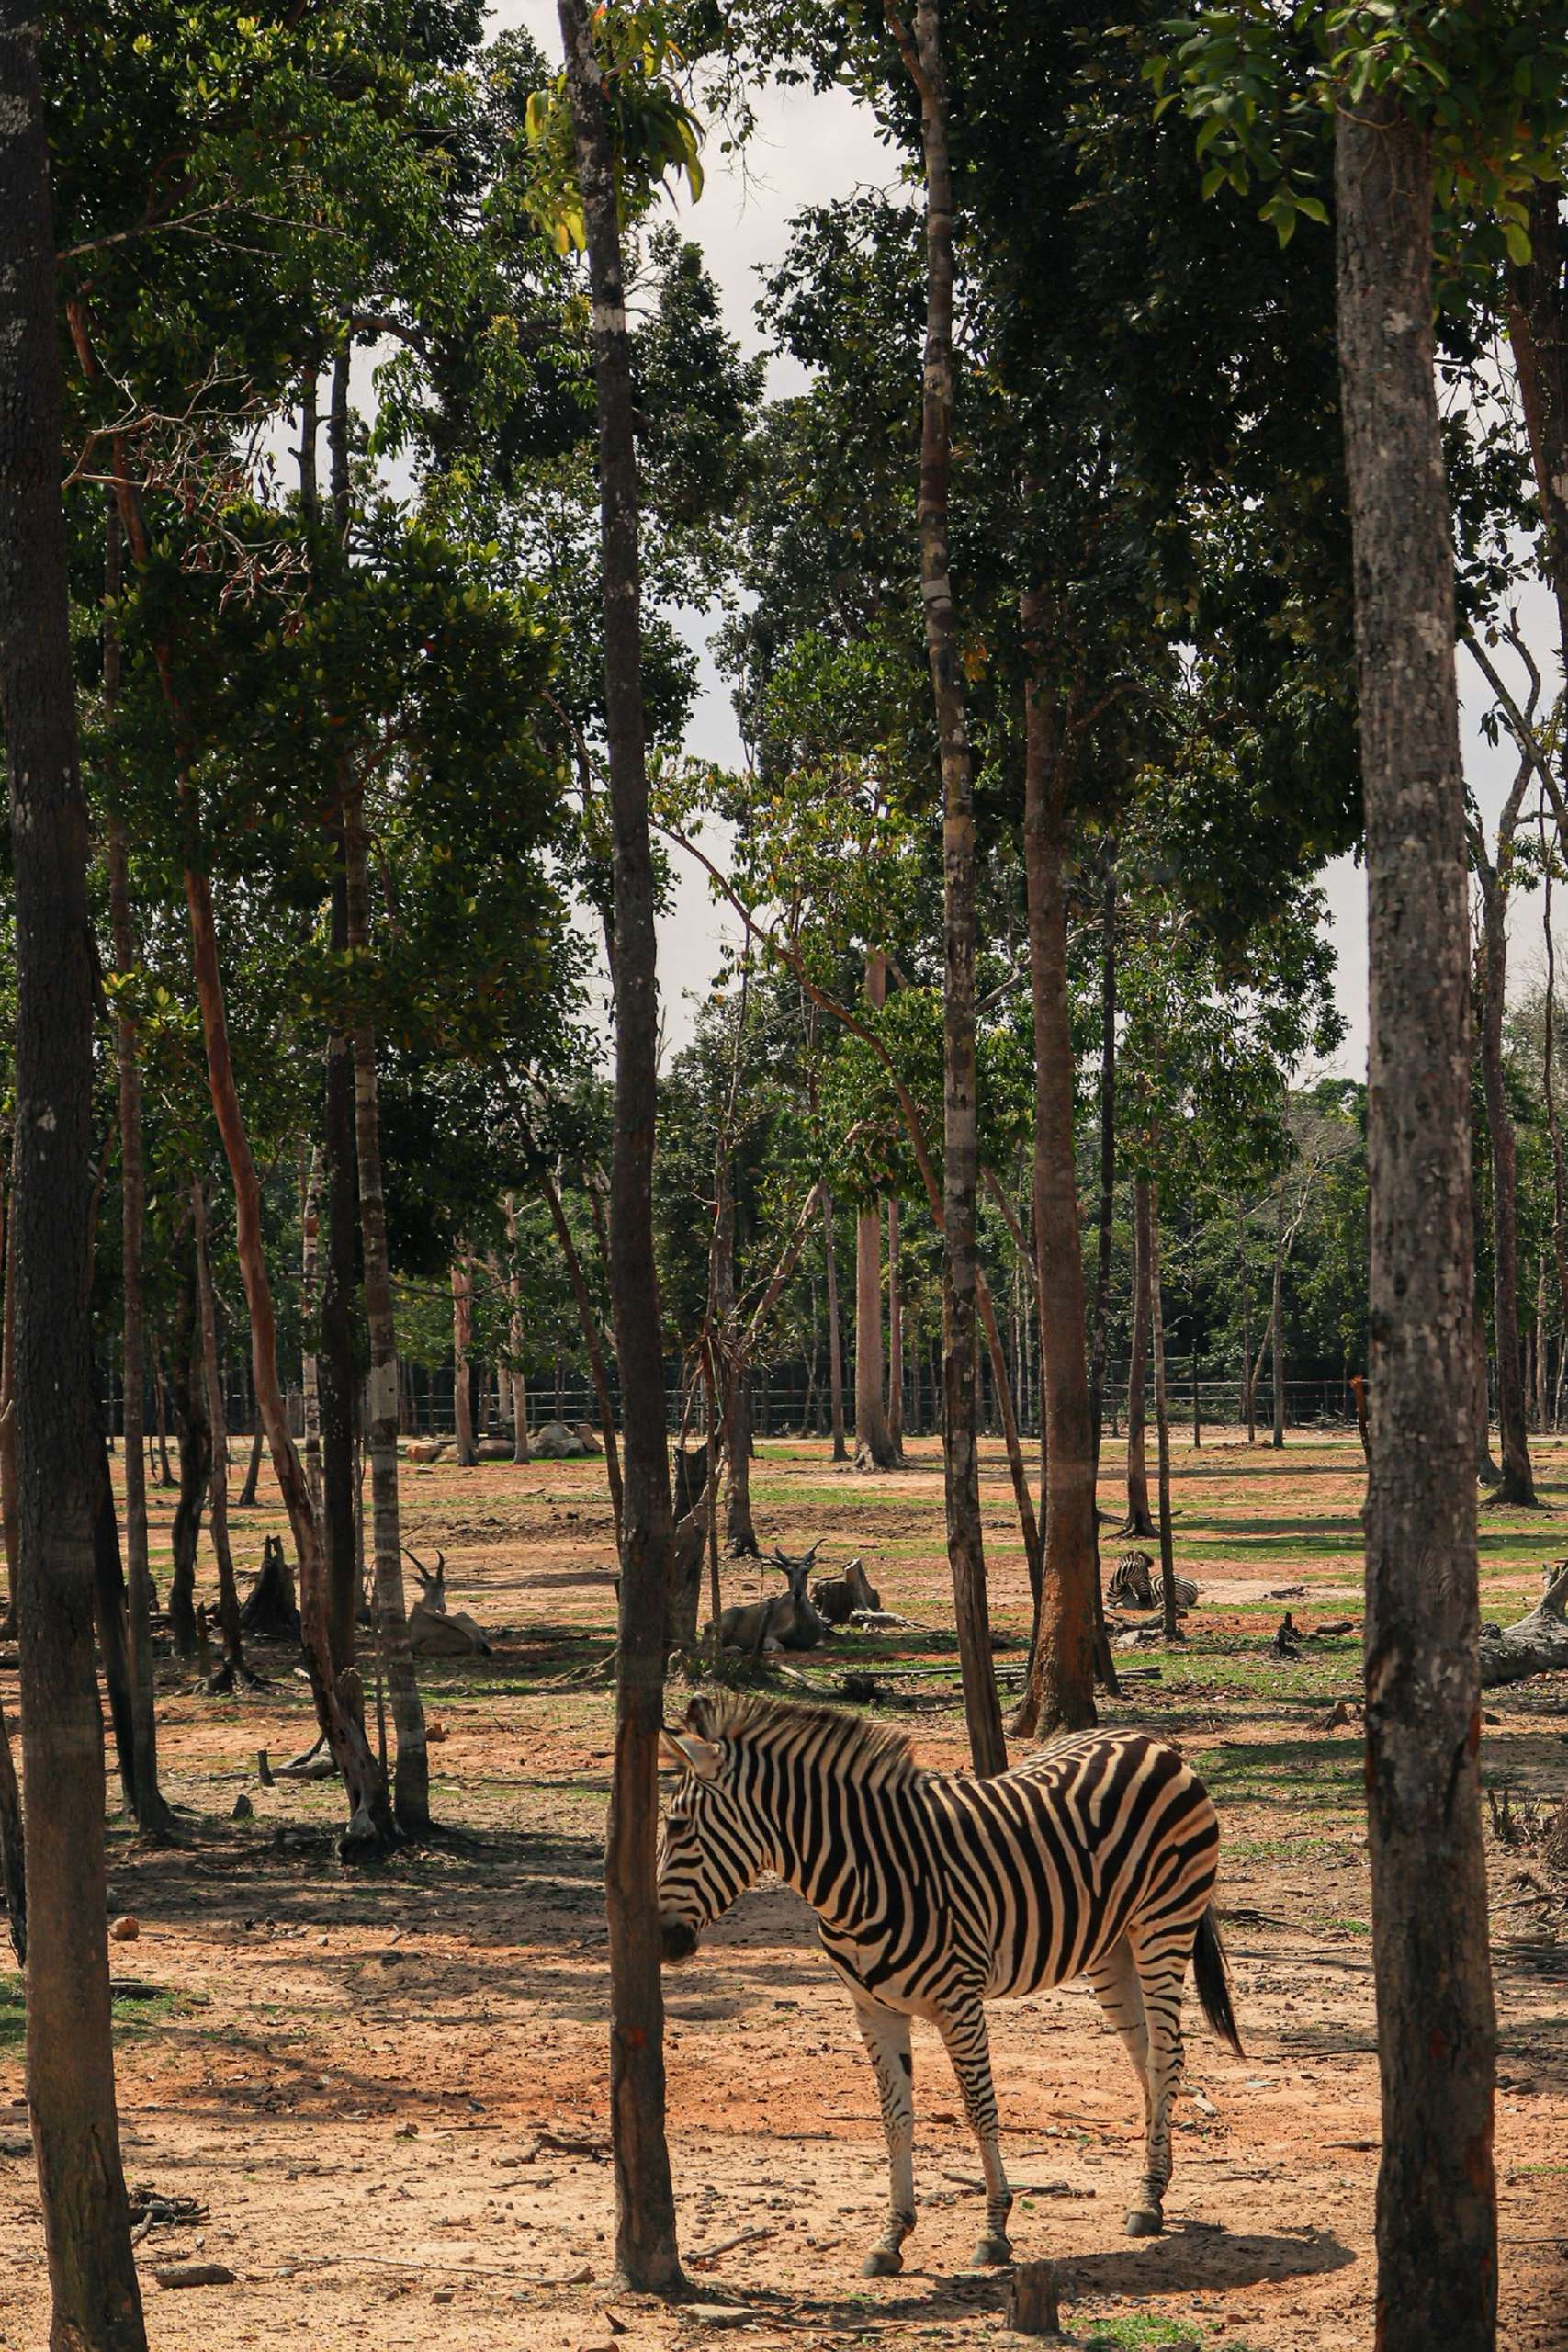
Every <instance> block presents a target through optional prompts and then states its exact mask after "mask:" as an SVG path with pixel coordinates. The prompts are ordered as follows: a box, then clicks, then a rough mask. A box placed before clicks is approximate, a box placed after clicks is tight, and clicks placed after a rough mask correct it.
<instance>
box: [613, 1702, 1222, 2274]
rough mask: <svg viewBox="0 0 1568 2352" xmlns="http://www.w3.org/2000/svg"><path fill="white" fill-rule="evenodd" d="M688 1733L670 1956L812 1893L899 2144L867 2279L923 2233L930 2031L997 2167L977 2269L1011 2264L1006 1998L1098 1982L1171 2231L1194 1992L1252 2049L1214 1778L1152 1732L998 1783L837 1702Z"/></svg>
mask: <svg viewBox="0 0 1568 2352" xmlns="http://www.w3.org/2000/svg"><path fill="white" fill-rule="evenodd" d="M686 1720H687V1727H686V1729H685V1730H684V1731H683V1732H667V1733H666V1734H665V1740H666V1745H667V1748H668V1752H669V1754H670V1756H671V1758H672V1759H673V1760H674V1761H676V1762H678V1763H679V1764H680V1766H681V1767H682V1779H681V1782H680V1785H679V1787H678V1788H677V1790H676V1792H675V1794H674V1796H673V1798H672V1800H671V1805H670V1810H669V1814H668V1815H667V1817H666V1821H665V1826H664V1834H663V1838H662V1840H661V1842H660V1853H659V1907H660V1928H661V1929H662V1935H663V1947H664V1957H665V1959H666V1960H667V1961H676V1960H683V1959H685V1958H686V1957H687V1956H688V1955H689V1954H690V1953H691V1952H692V1951H694V1950H695V1949H696V1943H697V1939H698V1937H699V1935H700V1934H701V1932H702V1930H703V1929H704V1928H705V1927H707V1926H708V1925H709V1924H710V1923H711V1922H712V1921H713V1920H715V1919H716V1918H717V1917H719V1916H720V1915H721V1914H722V1913H723V1912H725V1911H728V1908H729V1906H730V1905H731V1904H732V1903H733V1902H734V1901H735V1900H736V1898H737V1896H738V1895H740V1894H744V1893H745V1891H746V1889H747V1888H748V1887H749V1886H753V1885H755V1883H756V1882H757V1880H758V1879H759V1878H761V1875H762V1873H763V1872H764V1871H777V1873H778V1875H779V1876H780V1877H781V1878H783V1879H785V1880H787V1882H788V1883H789V1884H790V1885H791V1886H793V1887H795V1889H796V1891H797V1892H798V1893H799V1894H803V1895H804V1896H805V1897H806V1900H807V1902H808V1903H809V1904H810V1905H811V1906H812V1908H813V1910H815V1911H816V1913H817V1915H818V1920H819V1922H820V1929H819V1932H820V1935H821V1939H822V1948H823V1950H824V1951H826V1953H827V1955H828V1957H829V1960H830V1961H831V1962H832V1963H833V1966H834V1967H835V1968H836V1969H837V1970H838V1972H839V1973H840V1976H841V1977H842V1978H843V1980H844V1982H845V1984H846V1985H847V1986H848V1988H849V1993H850V1997H851V1999H852V2001H853V2002H854V2005H855V2015H856V2019H857V2022H858V2023H859V2026H860V2030H861V2034H862V2038H863V2041H864V2042H865V2046H866V2049H867V2051H868V2052H869V2053H870V2057H871V2063H872V2064H873V2066H874V2068H875V2070H876V2080H877V2087H878V2089H879V2091H880V2093H881V2098H882V2120H883V2124H884V2127H885V2129H886V2133H887V2156H888V2168H889V2173H890V2193H889V2206H888V2218H887V2228H886V2232H885V2233H884V2235H883V2236H882V2238H881V2239H880V2240H879V2242H878V2244H877V2245H876V2246H875V2248H874V2251H873V2253H872V2254H871V2256H869V2257H868V2259H867V2261H866V2264H865V2272H864V2275H865V2276H866V2277H867V2278H875V2277H877V2276H879V2275H881V2274H883V2273H886V2272H890V2271H896V2270H899V2269H901V2268H902V2267H903V2255H902V2251H901V2249H902V2246H903V2243H904V2240H905V2239H906V2238H907V2237H908V2234H909V2232H910V2231H911V2230H912V2229H913V2228H914V2226H915V2185H914V2168H913V2143H914V2099H913V2074H912V2070H911V2066H910V2058H909V2019H910V2018H912V2017H922V2018H931V2020H932V2021H933V2023H934V2024H935V2025H936V2027H937V2030H938V2031H939V2032H940V2033H941V2035H942V2041H943V2042H944V2043H945V2044H946V2047H947V2052H948V2055H949V2057H950V2058H951V2059H952V2061H953V2073H954V2074H955V2075H956V2076H957V2078H958V2086H959V2090H960V2091H961V2093H962V2095H963V2098H964V2112H965V2114H966V2116H967V2118H968V2120H969V2126H970V2129H971V2130H972V2131H973V2132H974V2133H975V2136H976V2139H977V2141H978V2142H979V2143H980V2156H981V2161H982V2163H983V2165H984V2166H985V2173H986V2234H985V2236H984V2237H983V2238H982V2239H981V2241H980V2244H979V2246H978V2248H977V2249H976V2261H978V2262H987V2263H1000V2262H1006V2261H1007V2259H1008V2258H1009V2256H1010V2251H1011V2249H1010V2245H1009V2243H1008V2236H1007V2221H1008V2215H1009V2213H1010V2211H1011V2207H1012V2194H1011V2191H1010V2189H1009V2188H1008V2184H1007V2176H1006V2174H1005V2172H1004V2171H1003V2168H1002V2154H1001V2143H1000V2137H999V2133H998V2125H997V2101H996V2093H995V2090H994V2089H993V2087H992V2083H991V2061H990V2052H989V2049H988V2046H987V2038H986V2011H985V2003H986V2002H987V2000H988V1999H990V1998H993V1997H995V1996H1002V1995H1007V1994H1022V1993H1032V1992H1035V1991H1037V1990H1038V1989H1039V1988H1040V1987H1042V1986H1045V1985H1060V1984H1063V1983H1065V1982H1066V1979H1067V1978H1069V1977H1072V1976H1078V1975H1087V1976H1088V1978H1089V1983H1090V1984H1091V1985H1093V1986H1094V1989H1095V1991H1096V1992H1097V1993H1098V1994H1099V1996H1100V2003H1101V2006H1102V2007H1103V2008H1104V2010H1105V2014H1106V2017H1107V2018H1109V2020H1110V2022H1111V2024H1112V2025H1113V2026H1114V2027H1115V2029H1116V2030H1117V2032H1118V2033H1119V2034H1120V2035H1121V2036H1122V2041H1123V2043H1124V2044H1125V2046H1126V2050H1127V2054H1128V2056H1129V2057H1130V2058H1131V2059H1132V2062H1133V2065H1134V2069H1135V2071H1136V2073H1137V2076H1138V2081H1139V2084H1140V2086H1141V2087H1142V2089H1143V2094H1144V2117H1145V2167H1144V2176H1143V2179H1142V2181H1141V2183H1140V2185H1139V2189H1138V2193H1137V2197H1136V2199H1135V2201H1134V2205H1133V2207H1132V2210H1131V2211H1129V2213H1128V2215H1127V2232H1128V2234H1129V2236H1132V2237H1145V2236H1150V2235H1152V2234H1153V2233H1155V2232H1156V2231H1157V2230H1159V2229H1160V2228H1161V2227H1162V2226H1163V2222H1164V2213H1163V2206H1162V2200H1163V2198H1164V2194H1165V2188H1166V2184H1167V2182H1168V2180H1169V2178H1170V2096H1171V2092H1172V2090H1173V2089H1174V2087H1175V2086H1176V2083H1177V2081H1178V2079H1179V2074H1180V2068H1181V1988H1182V1983H1183V1980H1184V1978H1185V1976H1186V1974H1187V1963H1188V1962H1189V1960H1190V1959H1192V1960H1193V1961H1194V1969H1195V1974H1196V1977H1197V1984H1198V1997H1199V1999H1200V2000H1201V2003H1202V2006H1203V2013H1204V2015H1205V2016H1206V2017H1207V2018H1208V2020H1209V2023H1210V2024H1211V2026H1213V2029H1214V2031H1215V2032H1216V2033H1218V2034H1220V2035H1222V2036H1223V2037H1224V2040H1225V2041H1228V2042H1229V2044H1230V2046H1231V2048H1232V2049H1233V2050H1235V2052H1237V2054H1238V2055H1239V2054H1240V2052H1241V2043H1240V2041H1239V2040H1238V2038H1237V2034H1236V2028H1235V2017H1234V2016H1233V2014H1232V2010H1231V1996H1230V1985H1229V1982H1228V1980H1227V1977H1226V1973H1225V1963H1224V1953H1223V1951H1221V1948H1220V1939H1219V1934H1218V1931H1217V1929H1216V1927H1215V1924H1214V1914H1213V1908H1212V1906H1211V1904H1210V1894H1211V1893H1212V1890H1213V1883H1214V1876H1215V1869H1216V1860H1217V1854H1218V1848H1219V1838H1220V1833H1219V1825H1218V1822H1217V1821H1216V1819H1215V1817H1214V1808H1213V1805H1212V1804H1211V1803H1210V1802H1209V1798H1208V1795H1207V1792H1205V1790H1204V1788H1203V1785H1202V1782H1201V1781H1200V1780H1199V1779H1198V1777H1197V1775H1196V1774H1195V1773H1194V1772H1192V1771H1191V1770H1190V1769H1189V1767H1188V1766H1187V1765H1186V1764H1184V1763H1183V1762H1182V1760H1181V1758H1180V1757H1179V1755H1178V1754H1177V1752H1176V1750H1175V1749H1174V1748H1172V1747H1166V1746H1165V1745H1164V1744H1163V1743H1162V1742H1161V1741H1159V1740H1156V1739H1150V1738H1148V1737H1147V1736H1145V1734H1144V1733H1142V1732H1105V1733H1100V1732H1088V1733H1083V1734H1080V1735H1077V1736H1073V1737H1070V1738H1066V1739H1063V1740H1059V1741H1057V1742H1056V1743H1055V1745H1054V1746H1053V1747H1048V1748H1046V1749H1044V1750H1043V1752H1042V1753H1041V1754H1039V1755H1037V1756H1033V1757H1031V1758H1029V1759H1028V1761H1027V1762H1025V1763H1022V1764H1019V1765H1016V1766H1015V1767H1014V1768H1013V1770H1011V1771H1010V1772H1004V1773H1002V1774H1000V1775H999V1776H998V1778H996V1779H995V1780H988V1781H977V1780H973V1779H970V1778H968V1777H967V1776H960V1775H958V1774H954V1773H947V1772H925V1771H922V1770H920V1769H919V1766H918V1765H917V1764H916V1763H915V1761H914V1758H913V1757H912V1756H911V1755H910V1753H909V1744H908V1739H907V1738H906V1737H905V1736H904V1735H903V1734H902V1733H901V1732H897V1731H893V1730H889V1729H886V1728H884V1727H883V1726H882V1725H880V1724H873V1723H870V1722H868V1721H866V1720H865V1719H864V1718H863V1717H862V1716H857V1715H847V1714H840V1713H837V1712H836V1711H835V1710H833V1709H831V1708H828V1707H807V1706H794V1705H790V1704H788V1703H787V1702H786V1703H781V1702H777V1701H773V1700H769V1699H757V1698H741V1699H732V1700H721V1701H717V1702H715V1701H710V1700H703V1699H698V1700H695V1701H694V1702H693V1704H692V1707H691V1710H690V1712H689V1713H688V1715H687V1719H686Z"/></svg>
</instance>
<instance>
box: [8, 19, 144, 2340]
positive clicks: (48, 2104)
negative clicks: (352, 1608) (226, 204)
mask: <svg viewBox="0 0 1568 2352" xmlns="http://www.w3.org/2000/svg"><path fill="white" fill-rule="evenodd" d="M38 21H39V19H38V14H37V11H36V10H34V9H32V8H30V7H27V6H22V5H21V0H0V708H3V710H4V714H5V730H6V776H7V779H8V784H9V789H10V818H11V863H12V875H13V893H14V906H15V910H16V943H17V1023H16V1040H17V1046H16V1072H15V1086H16V1144H15V1159H14V1170H15V1186H14V1195H13V1206H12V1217H13V1229H14V1235H15V1246H16V1251H17V1268H18V1283H17V1310H16V1311H17V1329H16V1364H17V1385H16V1393H15V1405H14V1410H15V1413H16V1419H17V1449H16V1451H17V1468H18V1471H19V1474H20V1488H19V1496H18V1504H19V1527H20V1538H21V1540H20V1544H19V1548H18V1555H17V1566H18V1572H19V1580H20V1610H19V1616H20V1622H21V1715H22V1745H23V1758H24V1772H25V1777H26V1780H27V1784H28V1788H29V1789H30V1790H31V1791H33V1792H34V1796H35V1800H37V1801H35V1802H32V1803H29V1804H28V1808H27V1818H26V1824H25V1835H26V1869H27V1894H28V1915H27V1917H28V1977H27V2097H28V2109H29V2114H30V2120H31V2123H32V2133H33V2145H34V2149H35V2151H36V2153H37V2157H38V2174H39V2203H40V2205H41V2207H42V2210H43V2233H44V2247H45V2253H46V2256H47V2259H48V2265H49V2283H50V2295H51V2325H50V2346H51V2352H144V2347H145V2344H146V2333H145V2329H144V2327H143V2324H142V2318H141V2293H140V2290H139V2288H138V2285H137V2278H136V2264H135V2260H134V2257H133V2256H132V2253H131V2246H130V2211H129V2208H128V2204H127V2199H126V2193H125V2175H124V2171H123V2168H122V2165H121V2161H120V2150H119V2125H118V2118H117V2115H116V2112H115V2087H114V2051H113V2044H112V2041H111V2037H110V2026H109V1979H108V1942H107V1934H106V1925H107V1876H106V1871H105V1867H104V1758H103V1724H102V1718H101V1717H100V1715H99V1712H98V1693H97V1681H96V1674H95V1672H94V1665H93V1542H92V1493H93V1453H94V1442H95V1426H94V1424H95V1415H94V1397H93V1380H92V1327H91V1307H90V1300H91V1293H92V1256H91V1252H92V1240H91V1233H90V1229H89V1225H88V1207H89V1201H90V1196H91V1191H92V1171H91V1161H92V1153H93V1145H94V1136H93V1133H92V1116H93V1017H94V993H95V984H96V983H95V972H94V966H93V944H92V931H91V918H90V915H89V911H88V903H87V810H86V804H85V799H84V797H83V794H82V787H81V779H80V775H79V771H78V764H77V758H78V755H77V744H76V715H75V688H74V683H73V676H72V662H71V626H70V597H69V587H68V580H67V568H66V540H65V526H64V516H63V513H62V506H61V497H60V476H61V463H62V419H61V388H60V357H59V343H58V334H59V326H58V313H57V310H56V301H55V284H54V251H55V240H54V233H53V227H52V222H51V208H50V192H49V157H48V149H47V145H46V141H45V132H44V116H43V97H42V93H41V90H40V88H39V74H38V61H37V56H36V51H35V42H36V40H37V27H38Z"/></svg>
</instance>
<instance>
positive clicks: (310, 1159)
mask: <svg viewBox="0 0 1568 2352" xmlns="http://www.w3.org/2000/svg"><path fill="white" fill-rule="evenodd" d="M299 1156H300V1160H301V1166H300V1170H299V1385H300V1389H301V1391H302V1394H303V1400H304V1408H305V1447H304V1455H305V1484H306V1486H307V1487H309V1489H310V1508H311V1510H314V1511H316V1512H317V1513H318V1514H319V1513H320V1511H321V1279H320V1277H321V1154H320V1152H319V1151H318V1150H317V1148H316V1147H315V1145H314V1144H310V1145H307V1144H305V1143H304V1141H303V1140H301V1142H300V1145H299Z"/></svg>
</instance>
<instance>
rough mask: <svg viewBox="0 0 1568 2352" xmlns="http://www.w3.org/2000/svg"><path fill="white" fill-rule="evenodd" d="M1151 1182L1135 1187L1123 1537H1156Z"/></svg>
mask: <svg viewBox="0 0 1568 2352" xmlns="http://www.w3.org/2000/svg"><path fill="white" fill-rule="evenodd" d="M1149 1248H1150V1244H1149V1180H1148V1178H1147V1177H1146V1176H1139V1177H1138V1178H1136V1180H1135V1181H1134V1187H1133V1346H1132V1353H1131V1356H1130V1358H1129V1361H1128V1365H1127V1516H1126V1518H1125V1520H1123V1521H1122V1534H1123V1535H1152V1534H1153V1533H1154V1532H1155V1523H1154V1520H1153V1519H1152V1517H1151V1516H1150V1513H1149V1458H1148V1438H1147V1414H1146V1411H1145V1403H1144V1390H1145V1385H1146V1384H1147V1381H1148V1374H1149V1306H1150V1283H1149V1271H1150V1270H1149Z"/></svg>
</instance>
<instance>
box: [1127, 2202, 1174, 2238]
mask: <svg viewBox="0 0 1568 2352" xmlns="http://www.w3.org/2000/svg"><path fill="white" fill-rule="evenodd" d="M1126 2226H1127V2235H1128V2236H1129V2237H1130V2238H1157V2237H1158V2235H1159V2233H1160V2232H1161V2231H1162V2230H1163V2229H1164V2227H1165V2215H1164V2214H1163V2213H1162V2212H1161V2211H1160V2209H1159V2207H1158V2206H1157V2205H1134V2206H1132V2207H1130V2208H1129V2211H1128V2214H1127V2224H1126Z"/></svg>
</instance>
